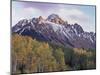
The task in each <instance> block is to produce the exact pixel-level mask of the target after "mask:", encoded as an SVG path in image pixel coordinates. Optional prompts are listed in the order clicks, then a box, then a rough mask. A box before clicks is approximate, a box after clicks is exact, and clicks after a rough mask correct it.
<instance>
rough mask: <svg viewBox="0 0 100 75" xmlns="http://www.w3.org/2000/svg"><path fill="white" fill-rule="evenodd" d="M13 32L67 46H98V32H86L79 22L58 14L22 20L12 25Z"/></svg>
mask: <svg viewBox="0 0 100 75" xmlns="http://www.w3.org/2000/svg"><path fill="white" fill-rule="evenodd" d="M12 32H13V33H18V34H20V35H27V36H30V37H32V38H36V39H37V40H42V41H46V42H52V43H54V44H59V45H63V46H66V47H73V48H92V49H95V47H96V39H95V37H96V33H94V32H85V31H84V30H83V28H82V27H81V26H80V25H79V24H77V23H75V24H72V25H71V24H68V22H67V21H64V20H62V19H61V18H60V17H59V16H58V15H57V14H51V15H49V16H48V17H47V19H44V18H43V17H42V16H39V18H32V19H31V20H27V19H23V20H20V21H19V22H18V23H17V24H16V25H15V26H13V27H12Z"/></svg>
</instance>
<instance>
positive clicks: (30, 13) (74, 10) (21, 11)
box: [12, 1, 96, 32]
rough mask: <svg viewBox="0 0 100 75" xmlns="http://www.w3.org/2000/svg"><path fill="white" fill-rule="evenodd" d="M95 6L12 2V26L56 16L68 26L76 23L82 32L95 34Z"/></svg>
mask: <svg viewBox="0 0 100 75" xmlns="http://www.w3.org/2000/svg"><path fill="white" fill-rule="evenodd" d="M95 13H96V11H95V6H89V5H71V4H57V3H43V2H42V3H39V2H28V1H26V2H25V1H12V26H14V25H15V24H16V23H18V21H20V20H22V19H32V18H34V17H36V18H38V17H39V16H42V17H43V18H44V19H46V18H47V17H48V16H49V15H51V14H57V15H59V17H61V18H62V19H63V20H64V21H68V23H69V24H74V23H78V24H79V25H81V26H82V28H83V29H84V31H87V32H95Z"/></svg>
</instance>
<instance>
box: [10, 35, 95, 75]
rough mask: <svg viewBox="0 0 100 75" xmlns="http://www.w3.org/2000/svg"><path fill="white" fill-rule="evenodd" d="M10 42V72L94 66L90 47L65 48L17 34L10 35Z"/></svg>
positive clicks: (55, 70) (92, 52)
mask: <svg viewBox="0 0 100 75" xmlns="http://www.w3.org/2000/svg"><path fill="white" fill-rule="evenodd" d="M11 44H12V47H11V49H12V50H11V57H12V58H11V61H12V68H11V70H12V74H20V73H21V74H25V73H42V72H57V71H73V70H88V69H95V68H96V52H95V50H92V49H84V48H66V47H63V46H58V45H54V44H51V43H48V42H43V41H38V40H36V39H32V38H31V37H29V36H22V35H19V34H13V35H12V40H11Z"/></svg>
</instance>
